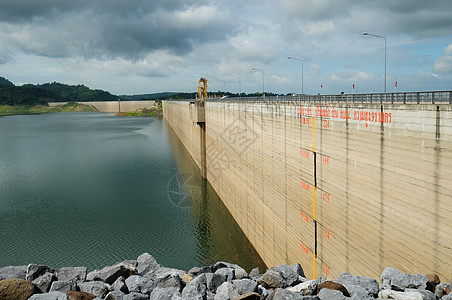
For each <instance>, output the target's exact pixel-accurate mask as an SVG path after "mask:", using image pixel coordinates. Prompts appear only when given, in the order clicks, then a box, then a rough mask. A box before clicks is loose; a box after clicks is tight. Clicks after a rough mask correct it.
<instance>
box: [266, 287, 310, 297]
mask: <svg viewBox="0 0 452 300" xmlns="http://www.w3.org/2000/svg"><path fill="white" fill-rule="evenodd" d="M267 299H268V300H285V299H290V300H317V299H319V298H318V297H317V296H304V295H302V294H301V293H297V292H291V291H289V290H288V289H281V288H277V289H275V291H274V292H273V293H272V294H270V296H268V298H267Z"/></svg>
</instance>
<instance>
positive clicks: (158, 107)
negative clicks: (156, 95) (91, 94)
mask: <svg viewBox="0 0 452 300" xmlns="http://www.w3.org/2000/svg"><path fill="white" fill-rule="evenodd" d="M161 115H163V110H162V101H158V100H157V101H155V104H154V106H153V107H151V108H143V109H139V110H136V111H130V112H120V113H117V114H116V115H115V116H120V117H148V116H161Z"/></svg>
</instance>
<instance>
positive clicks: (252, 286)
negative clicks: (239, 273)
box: [232, 278, 257, 295]
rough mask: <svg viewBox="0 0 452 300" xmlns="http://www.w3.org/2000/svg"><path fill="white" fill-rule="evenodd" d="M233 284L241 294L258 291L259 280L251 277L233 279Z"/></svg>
mask: <svg viewBox="0 0 452 300" xmlns="http://www.w3.org/2000/svg"><path fill="white" fill-rule="evenodd" d="M232 286H233V288H234V290H236V291H237V293H239V295H243V294H247V293H253V292H256V291H257V282H255V281H254V280H251V279H246V278H245V279H236V280H232Z"/></svg>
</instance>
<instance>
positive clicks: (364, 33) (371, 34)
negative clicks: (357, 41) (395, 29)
mask: <svg viewBox="0 0 452 300" xmlns="http://www.w3.org/2000/svg"><path fill="white" fill-rule="evenodd" d="M363 35H370V36H374V37H377V38H380V39H384V40H385V94H386V38H385V37H384V36H381V35H376V34H373V33H368V32H363Z"/></svg>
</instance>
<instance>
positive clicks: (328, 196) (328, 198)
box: [323, 193, 330, 203]
mask: <svg viewBox="0 0 452 300" xmlns="http://www.w3.org/2000/svg"><path fill="white" fill-rule="evenodd" d="M323 200H325V201H326V202H328V203H330V195H329V194H327V193H323Z"/></svg>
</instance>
